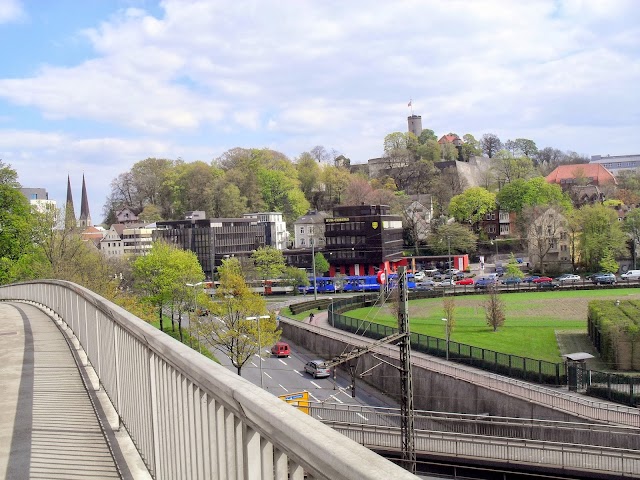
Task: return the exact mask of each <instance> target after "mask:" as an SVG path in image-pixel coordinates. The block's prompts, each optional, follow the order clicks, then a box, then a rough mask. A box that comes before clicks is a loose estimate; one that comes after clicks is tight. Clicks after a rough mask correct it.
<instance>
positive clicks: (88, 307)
mask: <svg viewBox="0 0 640 480" xmlns="http://www.w3.org/2000/svg"><path fill="white" fill-rule="evenodd" d="M0 300H5V301H6V300H17V301H28V302H31V303H34V304H36V305H38V306H40V307H41V308H43V309H44V310H46V311H47V312H48V313H49V314H51V315H52V316H54V317H55V316H57V317H59V318H61V319H62V320H63V321H64V322H65V323H66V324H67V325H68V326H69V328H70V329H71V330H72V331H73V333H74V335H75V337H76V338H77V340H78V342H79V344H80V346H81V347H82V348H83V349H84V351H85V353H86V355H87V358H88V360H89V362H90V363H91V365H92V367H93V368H94V369H95V371H96V373H97V375H98V377H99V379H100V383H101V386H102V388H104V391H105V392H106V394H107V395H108V396H109V398H110V399H111V401H112V403H113V405H114V407H115V409H116V411H117V412H118V415H119V417H120V421H121V423H122V424H123V425H124V426H125V427H126V429H127V431H128V433H129V434H130V436H131V438H132V440H133V442H134V444H135V445H136V448H137V449H138V451H139V452H140V455H141V457H142V459H143V460H144V462H145V463H146V465H147V467H148V469H149V471H150V473H151V474H152V475H153V476H154V478H156V479H169V478H190V479H209V478H226V479H231V478H233V479H261V480H262V479H292V480H302V479H303V478H305V479H345V480H346V479H351V478H359V479H386V478H398V479H404V478H406V479H409V478H416V477H415V476H414V475H411V474H410V473H409V472H407V471H406V470H404V469H402V468H400V467H399V466H397V465H395V464H393V463H391V462H389V461H387V460H385V459H384V458H382V457H380V456H378V455H377V454H375V453H373V452H371V451H370V450H368V449H367V448H365V447H363V446H361V445H359V444H357V443H355V442H353V441H351V440H349V439H348V438H346V437H344V436H342V435H341V434H339V433H337V432H336V431H334V430H332V429H331V428H329V427H328V426H325V425H322V424H321V423H320V422H318V421H316V420H315V419H313V418H311V417H309V416H308V415H305V414H303V413H301V412H298V411H297V410H296V409H295V408H293V407H292V406H290V405H288V404H286V403H285V402H283V401H281V400H279V399H277V398H276V397H274V396H272V395H270V394H269V393H267V392H265V391H263V390H262V389H260V388H258V387H256V386H254V385H252V384H251V383H249V382H247V381H245V380H244V379H243V378H241V377H239V376H238V375H235V374H234V373H232V372H230V371H228V370H227V369H226V368H224V367H222V366H220V365H218V364H216V363H215V362H213V361H211V360H209V359H207V358H205V357H204V356H202V355H200V354H199V353H197V352H195V351H193V350H191V349H190V348H188V347H187V346H185V345H183V344H181V343H180V342H178V341H176V340H174V339H172V338H170V337H169V336H168V335H166V334H164V333H163V332H160V331H159V330H157V329H155V328H154V327H152V326H150V325H148V324H147V323H145V322H144V321H142V320H140V319H139V318H137V317H135V316H134V315H132V314H130V313H129V312H127V311H126V310H124V309H122V308H120V307H118V306H117V305H115V304H113V303H112V302H110V301H108V300H106V299H104V298H102V297H100V296H99V295H96V294H95V293H93V292H91V291H89V290H87V289H85V288H83V287H80V286H78V285H75V284H73V283H69V282H64V281H41V282H30V283H22V284H15V285H9V286H3V287H0Z"/></svg>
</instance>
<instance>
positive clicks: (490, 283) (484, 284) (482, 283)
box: [473, 277, 498, 289]
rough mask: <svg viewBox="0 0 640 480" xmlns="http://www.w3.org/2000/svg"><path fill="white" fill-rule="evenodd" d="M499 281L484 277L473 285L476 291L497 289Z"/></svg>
mask: <svg viewBox="0 0 640 480" xmlns="http://www.w3.org/2000/svg"><path fill="white" fill-rule="evenodd" d="M497 283H498V282H497V280H496V279H495V278H490V277H482V278H479V279H478V280H476V283H474V284H473V288H475V289H486V288H489V287H495V286H496V285H497Z"/></svg>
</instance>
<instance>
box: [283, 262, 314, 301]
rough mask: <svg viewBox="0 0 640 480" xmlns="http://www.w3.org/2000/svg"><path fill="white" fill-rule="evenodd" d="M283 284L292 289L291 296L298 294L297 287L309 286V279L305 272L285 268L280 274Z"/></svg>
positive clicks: (296, 268)
mask: <svg viewBox="0 0 640 480" xmlns="http://www.w3.org/2000/svg"><path fill="white" fill-rule="evenodd" d="M282 279H283V280H284V284H285V285H286V286H289V287H293V294H294V295H297V294H298V287H307V286H308V285H309V277H308V276H307V272H306V271H305V270H304V269H302V268H298V267H285V268H284V271H283V272H282Z"/></svg>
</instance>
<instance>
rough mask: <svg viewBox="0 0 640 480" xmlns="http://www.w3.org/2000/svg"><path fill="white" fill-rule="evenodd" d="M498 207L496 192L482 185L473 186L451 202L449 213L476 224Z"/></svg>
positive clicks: (457, 218)
mask: <svg viewBox="0 0 640 480" xmlns="http://www.w3.org/2000/svg"><path fill="white" fill-rule="evenodd" d="M495 209H496V194H495V193H492V192H489V191H487V190H486V189H484V188H482V187H472V188H469V189H467V190H465V191H464V192H463V193H461V194H460V195H456V196H455V197H453V198H452V199H451V202H449V215H451V216H452V217H454V218H455V219H456V220H457V221H459V222H468V223H471V224H475V223H477V222H479V221H480V220H481V219H482V218H483V217H484V216H485V215H486V214H487V213H489V212H492V211H494V210H495Z"/></svg>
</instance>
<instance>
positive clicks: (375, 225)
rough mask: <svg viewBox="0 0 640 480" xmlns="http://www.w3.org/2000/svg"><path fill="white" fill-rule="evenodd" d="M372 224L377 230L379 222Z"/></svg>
mask: <svg viewBox="0 0 640 480" xmlns="http://www.w3.org/2000/svg"><path fill="white" fill-rule="evenodd" d="M371 226H372V227H373V229H374V230H375V229H376V228H378V222H371Z"/></svg>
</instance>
